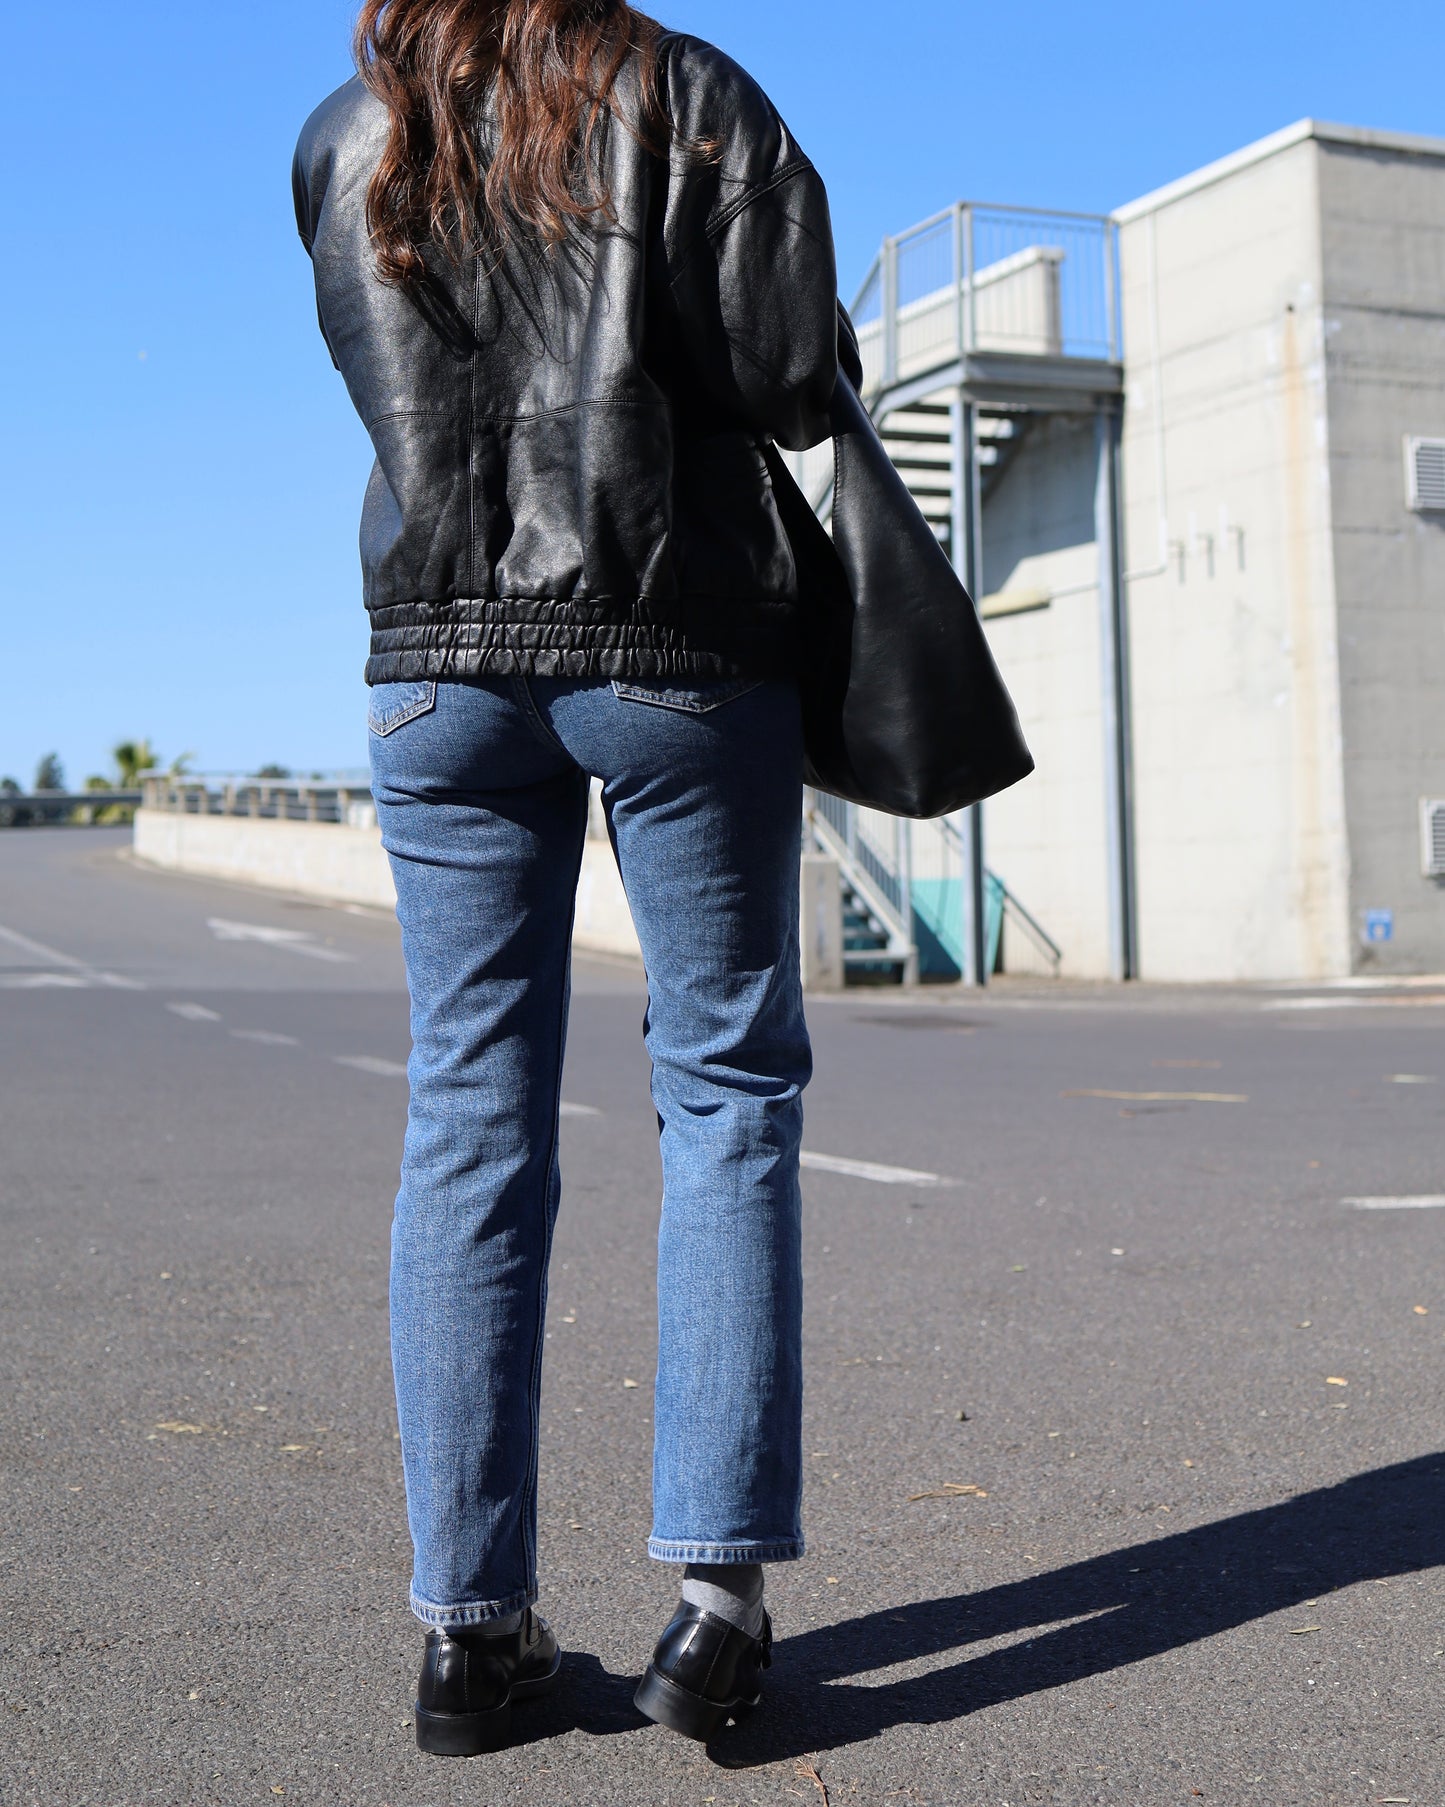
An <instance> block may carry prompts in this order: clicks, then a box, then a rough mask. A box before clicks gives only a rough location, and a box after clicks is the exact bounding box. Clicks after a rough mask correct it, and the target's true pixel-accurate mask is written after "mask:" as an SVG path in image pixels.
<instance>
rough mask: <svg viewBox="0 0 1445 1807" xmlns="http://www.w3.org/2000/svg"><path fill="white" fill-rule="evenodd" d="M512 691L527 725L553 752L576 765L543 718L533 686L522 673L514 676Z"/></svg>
mask: <svg viewBox="0 0 1445 1807" xmlns="http://www.w3.org/2000/svg"><path fill="white" fill-rule="evenodd" d="M512 691H513V694H514V695H515V697H516V699H517V704H518V706H519V707H520V709H521V711H522V714H523V715H524V716H525V717H526V720H527V726H528V727H529V728H530V729H531V730H532V732H533V733H534V734H535V735H536V736H537V737H538V739H539V740H540V741H541V742H542V744H543V746H545V747H547V748H548V749H549V750H550V751H551V752H553V753H560V754H561V755H562V756H563V758H564V759H566V760H568V761H570V763H571V764H573V765H576V763H577V761H576V760H575V759H573V758H572V755H571V754H570V753H569V752H568V751H567V749H566V747H564V746H563V745H562V742H561V741H560V740H559V739H558V738H557V736H556V735H555V734H554V733H553V732H552V730H551V728H550V727H548V725H547V723H546V722H545V721H544V720H543V719H542V712H541V710H540V709H539V708H538V707H537V700H536V698H535V697H534V696H533V695H532V688H531V686H530V685H529V684H528V682H527V680H526V678H525V677H522V676H521V675H518V676H516V677H514V678H513V679H512Z"/></svg>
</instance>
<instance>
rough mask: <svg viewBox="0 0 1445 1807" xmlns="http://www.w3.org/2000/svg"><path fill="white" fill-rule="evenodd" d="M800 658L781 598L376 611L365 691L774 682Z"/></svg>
mask: <svg viewBox="0 0 1445 1807" xmlns="http://www.w3.org/2000/svg"><path fill="white" fill-rule="evenodd" d="M798 651H799V649H798V617H797V605H796V603H795V602H793V601H792V600H791V599H785V598H773V597H766V596H760V597H757V596H755V597H746V598H742V597H722V598H696V599H693V600H691V601H686V600H685V601H681V602H673V603H668V604H660V603H647V602H640V601H639V602H633V603H630V604H629V603H619V602H608V601H605V600H604V601H600V602H599V601H596V600H592V601H588V602H545V603H544V602H537V601H531V600H511V601H505V600H504V601H468V600H465V599H458V600H454V601H447V602H437V603H420V602H417V603H405V604H398V605H392V606H389V607H386V608H377V607H373V608H372V610H371V648H370V653H371V656H370V658H369V659H368V660H367V663H366V681H367V683H368V684H410V683H418V682H421V681H424V680H427V679H433V678H436V679H466V678H489V677H496V678H505V677H535V678H594V679H609V678H643V679H646V678H681V679H690V680H692V681H693V682H697V683H707V682H710V681H712V680H714V679H718V678H737V677H757V678H774V677H777V678H781V677H792V676H794V675H795V674H796V672H797V669H798Z"/></svg>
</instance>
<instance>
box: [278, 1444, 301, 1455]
mask: <svg viewBox="0 0 1445 1807" xmlns="http://www.w3.org/2000/svg"><path fill="white" fill-rule="evenodd" d="M305 1449H306V1445H305V1444H304V1443H283V1444H282V1445H281V1454H282V1455H283V1456H299V1455H302V1454H303V1453H304V1452H305Z"/></svg>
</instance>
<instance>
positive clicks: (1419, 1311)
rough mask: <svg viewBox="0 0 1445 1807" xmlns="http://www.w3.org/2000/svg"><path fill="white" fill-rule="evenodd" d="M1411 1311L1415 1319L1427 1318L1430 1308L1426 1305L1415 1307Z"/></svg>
mask: <svg viewBox="0 0 1445 1807" xmlns="http://www.w3.org/2000/svg"><path fill="white" fill-rule="evenodd" d="M1412 1309H1413V1311H1414V1313H1415V1316H1416V1317H1417V1318H1428V1317H1429V1315H1430V1307H1429V1306H1428V1305H1416V1306H1414V1307H1412Z"/></svg>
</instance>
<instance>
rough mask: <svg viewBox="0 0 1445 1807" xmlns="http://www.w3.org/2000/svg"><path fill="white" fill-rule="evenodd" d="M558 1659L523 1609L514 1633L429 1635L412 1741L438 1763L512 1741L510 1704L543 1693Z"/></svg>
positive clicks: (546, 1630)
mask: <svg viewBox="0 0 1445 1807" xmlns="http://www.w3.org/2000/svg"><path fill="white" fill-rule="evenodd" d="M561 1667H562V1653H561V1651H560V1650H559V1649H558V1648H557V1640H556V1638H555V1637H553V1635H552V1632H551V1629H550V1627H549V1626H548V1624H547V1621H546V1620H545V1619H543V1618H542V1617H541V1616H540V1615H539V1614H537V1613H535V1612H533V1611H532V1609H531V1607H528V1608H527V1610H526V1612H525V1613H523V1615H522V1623H521V1626H520V1627H519V1629H518V1630H516V1631H514V1632H509V1633H507V1634H506V1635H504V1636H502V1637H498V1636H496V1635H495V1634H491V1635H488V1634H487V1633H485V1632H481V1631H464V1632H446V1631H429V1632H428V1633H427V1634H426V1655H425V1656H424V1657H423V1658H422V1665H421V1680H420V1681H419V1682H418V1683H417V1699H416V1741H417V1744H418V1745H419V1746H420V1748H421V1749H422V1750H424V1751H430V1752H431V1753H432V1755H433V1756H437V1757H479V1756H480V1755H481V1754H482V1753H483V1752H484V1751H499V1750H503V1749H505V1748H506V1746H507V1745H508V1744H509V1743H510V1742H511V1738H512V1702H513V1701H514V1700H530V1699H532V1698H533V1697H534V1696H535V1695H538V1694H548V1693H550V1692H551V1690H552V1689H553V1688H554V1687H555V1686H556V1685H557V1676H558V1672H559V1671H560V1670H561Z"/></svg>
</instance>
